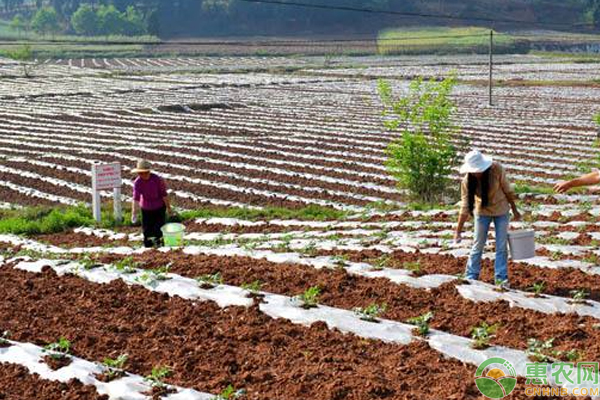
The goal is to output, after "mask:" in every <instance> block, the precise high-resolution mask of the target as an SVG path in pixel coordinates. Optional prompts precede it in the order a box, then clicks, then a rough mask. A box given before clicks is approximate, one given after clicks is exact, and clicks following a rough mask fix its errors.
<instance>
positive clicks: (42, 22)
mask: <svg viewBox="0 0 600 400" xmlns="http://www.w3.org/2000/svg"><path fill="white" fill-rule="evenodd" d="M31 28H32V29H33V30H34V31H35V32H37V33H39V34H42V35H47V34H56V33H58V32H60V29H61V27H60V22H59V19H58V13H57V12H56V10H55V9H54V7H42V8H40V9H39V10H38V11H37V12H36V13H35V15H34V16H33V19H32V20H31Z"/></svg>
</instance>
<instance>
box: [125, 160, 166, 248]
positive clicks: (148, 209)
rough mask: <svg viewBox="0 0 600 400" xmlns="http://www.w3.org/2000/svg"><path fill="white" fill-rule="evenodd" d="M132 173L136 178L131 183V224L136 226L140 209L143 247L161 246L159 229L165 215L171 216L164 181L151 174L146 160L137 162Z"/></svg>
mask: <svg viewBox="0 0 600 400" xmlns="http://www.w3.org/2000/svg"><path fill="white" fill-rule="evenodd" d="M132 172H133V173H134V174H137V175H138V177H137V178H136V180H135V181H134V183H133V201H132V203H131V222H132V223H133V224H134V225H135V224H137V221H138V213H139V210H140V209H141V210H142V230H143V232H144V246H145V247H153V246H162V236H163V235H162V231H161V230H160V228H162V226H163V225H164V224H165V222H166V219H167V218H166V213H167V212H168V213H169V214H171V203H170V202H169V195H168V194H167V186H166V184H165V181H164V180H163V179H162V178H161V177H160V176H158V175H156V174H154V173H152V172H151V170H150V164H149V163H148V161H146V160H138V162H137V167H136V168H135V169H133V170H132Z"/></svg>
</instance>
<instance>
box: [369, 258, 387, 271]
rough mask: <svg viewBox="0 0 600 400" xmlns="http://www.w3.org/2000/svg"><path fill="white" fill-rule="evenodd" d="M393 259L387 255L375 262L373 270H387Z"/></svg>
mask: <svg viewBox="0 0 600 400" xmlns="http://www.w3.org/2000/svg"><path fill="white" fill-rule="evenodd" d="M391 261H392V258H391V257H390V256H388V255H386V254H384V255H382V256H381V257H379V258H377V259H375V262H373V264H372V268H373V269H374V270H376V271H381V270H382V269H384V268H387V267H388V266H389V265H390V262H391Z"/></svg>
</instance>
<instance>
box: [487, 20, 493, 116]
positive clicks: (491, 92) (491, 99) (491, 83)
mask: <svg viewBox="0 0 600 400" xmlns="http://www.w3.org/2000/svg"><path fill="white" fill-rule="evenodd" d="M493 70H494V31H493V30H490V80H489V93H488V97H489V105H490V107H492V106H493V105H494V102H493V97H492V95H493V87H494V76H493Z"/></svg>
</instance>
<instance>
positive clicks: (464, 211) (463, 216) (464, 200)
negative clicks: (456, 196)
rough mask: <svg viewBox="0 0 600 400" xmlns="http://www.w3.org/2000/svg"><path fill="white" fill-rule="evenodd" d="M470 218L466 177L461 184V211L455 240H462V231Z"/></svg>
mask: <svg viewBox="0 0 600 400" xmlns="http://www.w3.org/2000/svg"><path fill="white" fill-rule="evenodd" d="M469 218H470V217H469V192H468V190H467V182H466V179H465V180H463V181H462V183H461V185H460V212H459V214H458V224H457V225H456V233H455V234H454V241H455V242H460V241H461V240H462V232H463V229H464V228H465V222H467V221H468V220H469Z"/></svg>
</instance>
